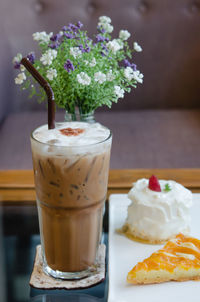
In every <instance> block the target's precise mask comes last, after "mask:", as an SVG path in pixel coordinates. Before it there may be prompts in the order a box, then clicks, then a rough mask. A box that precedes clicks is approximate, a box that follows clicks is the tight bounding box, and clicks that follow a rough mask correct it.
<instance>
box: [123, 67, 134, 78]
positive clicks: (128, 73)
mask: <svg viewBox="0 0 200 302" xmlns="http://www.w3.org/2000/svg"><path fill="white" fill-rule="evenodd" d="M124 76H125V78H127V80H129V81H131V80H132V79H133V78H134V71H133V69H132V68H131V67H129V66H128V67H126V68H125V69H124Z"/></svg>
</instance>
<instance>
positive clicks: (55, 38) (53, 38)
mask: <svg viewBox="0 0 200 302" xmlns="http://www.w3.org/2000/svg"><path fill="white" fill-rule="evenodd" d="M60 37H61V34H56V35H54V36H52V37H51V38H50V40H51V41H53V42H55V41H58V40H59V39H60Z"/></svg>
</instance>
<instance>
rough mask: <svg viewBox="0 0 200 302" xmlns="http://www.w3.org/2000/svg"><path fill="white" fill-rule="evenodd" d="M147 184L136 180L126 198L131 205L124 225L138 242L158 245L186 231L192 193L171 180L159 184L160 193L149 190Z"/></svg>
mask: <svg viewBox="0 0 200 302" xmlns="http://www.w3.org/2000/svg"><path fill="white" fill-rule="evenodd" d="M148 183H149V180H148V179H140V180H138V181H137V182H136V183H134V186H133V188H132V189H131V190H130V192H129V194H128V197H129V199H131V200H132V203H131V205H130V206H129V208H128V217H127V221H126V222H127V223H128V224H129V227H130V229H131V231H132V232H133V233H134V234H135V235H136V236H137V237H139V238H143V239H149V240H152V241H160V240H167V239H169V238H171V237H173V236H174V235H176V234H178V233H179V232H185V231H187V230H189V225H190V207H191V206H192V193H191V192H190V191H189V190H188V189H186V188H184V187H183V186H182V185H181V184H179V183H177V182H175V181H172V180H168V181H166V180H160V181H159V183H160V186H161V190H162V191H161V192H155V191H152V190H150V189H149V188H148ZM166 184H168V185H169V186H170V189H171V190H170V191H168V192H166V191H164V189H165V185H166Z"/></svg>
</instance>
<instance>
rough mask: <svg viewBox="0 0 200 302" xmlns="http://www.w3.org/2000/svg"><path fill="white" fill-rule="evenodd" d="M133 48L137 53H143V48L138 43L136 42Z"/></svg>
mask: <svg viewBox="0 0 200 302" xmlns="http://www.w3.org/2000/svg"><path fill="white" fill-rule="evenodd" d="M133 48H134V49H135V51H137V52H141V51H142V47H141V46H140V45H139V44H138V43H137V42H134V43H133Z"/></svg>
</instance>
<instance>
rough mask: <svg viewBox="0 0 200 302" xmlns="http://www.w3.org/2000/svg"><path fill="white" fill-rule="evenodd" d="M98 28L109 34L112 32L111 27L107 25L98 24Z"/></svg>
mask: <svg viewBox="0 0 200 302" xmlns="http://www.w3.org/2000/svg"><path fill="white" fill-rule="evenodd" d="M99 26H100V27H102V28H103V29H104V30H105V31H106V32H107V33H109V34H110V33H111V32H113V26H112V25H110V24H109V23H99Z"/></svg>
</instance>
